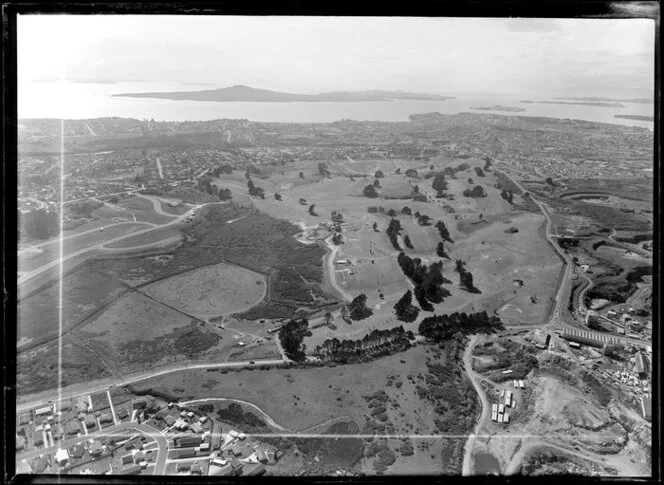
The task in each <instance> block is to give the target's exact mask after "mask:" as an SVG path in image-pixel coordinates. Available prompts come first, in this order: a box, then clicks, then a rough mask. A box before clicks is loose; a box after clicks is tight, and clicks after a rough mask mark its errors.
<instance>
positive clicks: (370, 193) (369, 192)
mask: <svg viewBox="0 0 664 485" xmlns="http://www.w3.org/2000/svg"><path fill="white" fill-rule="evenodd" d="M362 194H363V195H364V196H365V197H369V198H370V199H375V198H376V197H378V192H376V187H374V186H373V185H371V184H369V185H367V186H366V187H364V189H363V190H362Z"/></svg>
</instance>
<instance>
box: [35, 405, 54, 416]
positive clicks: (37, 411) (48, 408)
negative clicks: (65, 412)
mask: <svg viewBox="0 0 664 485" xmlns="http://www.w3.org/2000/svg"><path fill="white" fill-rule="evenodd" d="M52 412H53V410H52V409H51V406H44V407H41V408H37V409H35V416H44V415H46V414H51V413H52Z"/></svg>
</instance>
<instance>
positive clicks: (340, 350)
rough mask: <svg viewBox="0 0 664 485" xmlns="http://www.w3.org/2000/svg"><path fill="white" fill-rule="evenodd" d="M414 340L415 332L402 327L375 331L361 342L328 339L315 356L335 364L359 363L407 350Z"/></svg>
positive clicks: (317, 348) (319, 347)
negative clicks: (369, 358) (370, 358)
mask: <svg viewBox="0 0 664 485" xmlns="http://www.w3.org/2000/svg"><path fill="white" fill-rule="evenodd" d="M414 339H415V336H414V335H413V332H411V331H408V332H406V331H405V330H404V328H403V327H402V326H398V327H394V328H392V329H387V330H373V331H372V332H371V333H369V334H368V335H365V336H364V337H363V338H361V339H359V340H339V339H337V338H332V339H327V340H325V342H323V343H322V344H321V345H319V346H318V347H316V349H315V351H314V354H316V355H318V356H320V357H322V358H323V359H324V360H331V361H334V362H340V363H348V362H357V361H363V360H367V358H368V357H377V356H379V355H385V354H386V353H393V352H394V351H399V350H405V349H407V348H409V347H410V345H411V344H410V341H411V340H414Z"/></svg>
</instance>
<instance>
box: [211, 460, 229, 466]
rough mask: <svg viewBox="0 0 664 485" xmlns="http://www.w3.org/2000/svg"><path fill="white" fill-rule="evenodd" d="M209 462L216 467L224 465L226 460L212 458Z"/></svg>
mask: <svg viewBox="0 0 664 485" xmlns="http://www.w3.org/2000/svg"><path fill="white" fill-rule="evenodd" d="M210 463H211V464H213V465H215V466H218V467H225V466H226V465H227V464H228V460H224V459H223V458H212V461H211V462H210Z"/></svg>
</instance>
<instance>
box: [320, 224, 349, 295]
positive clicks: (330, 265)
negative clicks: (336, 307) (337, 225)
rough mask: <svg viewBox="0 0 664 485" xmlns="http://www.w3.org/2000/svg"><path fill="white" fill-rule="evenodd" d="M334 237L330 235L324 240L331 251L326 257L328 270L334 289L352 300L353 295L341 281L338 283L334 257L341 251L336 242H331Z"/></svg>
mask: <svg viewBox="0 0 664 485" xmlns="http://www.w3.org/2000/svg"><path fill="white" fill-rule="evenodd" d="M332 237H333V236H330V237H328V238H326V239H325V240H324V242H325V245H326V246H327V247H328V249H329V250H330V252H329V253H328V255H327V256H326V258H327V271H328V273H329V275H330V284H332V286H333V287H334V289H335V290H337V292H338V293H339V294H340V295H341V296H343V298H344V299H345V300H346V301H352V300H353V297H352V296H350V294H349V293H348V292H347V291H346V290H344V289H343V288H342V287H341V286H339V283H337V277H336V273H335V272H334V259H335V257H336V256H337V253H338V252H339V248H338V247H337V246H336V245H335V244H334V243H332V242H331V241H332Z"/></svg>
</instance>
